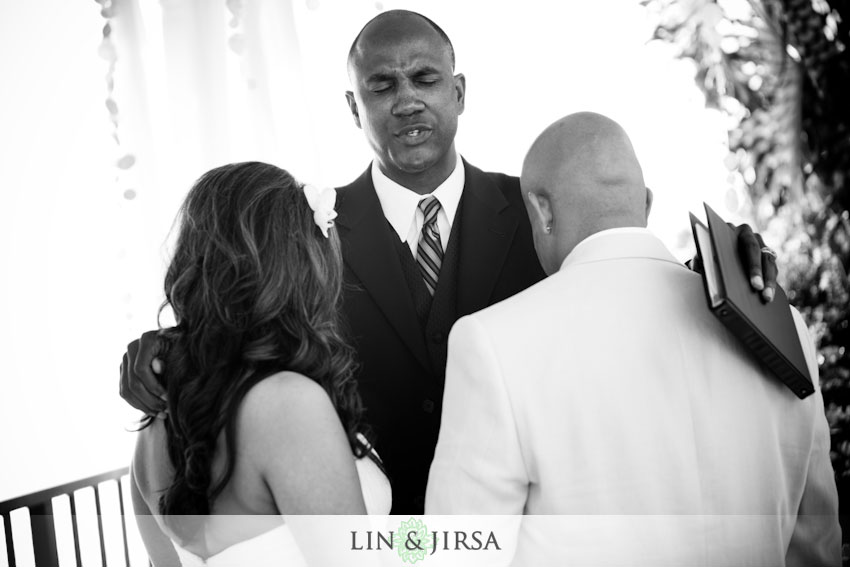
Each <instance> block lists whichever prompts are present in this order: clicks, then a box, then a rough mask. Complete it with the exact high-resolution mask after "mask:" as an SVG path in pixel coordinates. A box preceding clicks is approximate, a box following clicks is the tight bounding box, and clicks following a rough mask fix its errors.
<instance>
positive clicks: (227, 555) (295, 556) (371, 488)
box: [174, 457, 392, 567]
mask: <svg viewBox="0 0 850 567" xmlns="http://www.w3.org/2000/svg"><path fill="white" fill-rule="evenodd" d="M355 464H356V466H357V474H358V475H359V476H360V486H361V489H362V490H363V500H364V502H365V503H366V512H367V513H368V514H382V515H383V514H389V513H390V508H391V507H392V489H391V488H390V482H389V480H388V479H387V477H386V476H385V475H384V473H383V472H381V469H380V468H379V467H378V465H376V464H375V463H374V462H373V461H372V460H371V459H370V458H368V457H364V458H361V459H357V460H356V461H355ZM174 548H175V549H176V550H177V555H178V556H179V557H180V562H181V563H182V565H183V567H242V566H248V565H250V566H252V567H254V566H257V567H264V566H269V567H271V566H272V565H274V566H275V567H279V566H281V565H285V566H287V567H290V566H291V567H307V562H306V561H305V559H304V556H303V555H302V553H301V551H300V549H299V548H298V544H297V542H296V541H295V538H294V537H293V535H292V531H291V530H290V528H289V526H288V525H286V524H282V525H279V526H277V527H275V528H273V529H271V530H269V531H267V532H264V533H262V534H260V535H258V536H255V537H252V538H250V539H246V540H244V541H240V542H239V543H237V544H234V545H231V546H230V547H227V548H226V549H223V550H222V551H220V552H218V553H216V554H215V555H212V556H210V557H207V558H206V559H204V558H203V557H199V556H197V555H195V554H194V553H192V552H190V551H187V550H185V549H183V548H181V547H179V546H178V545H177V544H176V543H175V544H174Z"/></svg>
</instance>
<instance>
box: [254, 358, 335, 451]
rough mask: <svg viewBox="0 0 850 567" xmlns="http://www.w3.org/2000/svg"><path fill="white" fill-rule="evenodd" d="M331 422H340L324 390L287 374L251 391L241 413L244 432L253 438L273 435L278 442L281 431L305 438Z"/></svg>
mask: <svg viewBox="0 0 850 567" xmlns="http://www.w3.org/2000/svg"><path fill="white" fill-rule="evenodd" d="M328 419H333V420H334V421H337V420H338V418H337V416H336V411H335V410H334V407H333V405H332V404H331V400H330V398H329V397H328V394H327V392H325V390H324V388H322V386H320V385H319V384H318V383H316V382H315V381H314V380H312V379H310V378H308V377H306V376H304V375H303V374H299V373H297V372H288V371H287V372H278V373H276V374H273V375H271V376H269V377H268V378H265V379H263V380H262V381H260V382H259V383H257V384H256V385H255V386H254V387H252V388H251V389H250V390H249V391H248V393H247V394H246V395H245V398H244V399H243V400H242V404H241V407H240V411H239V423H240V425H241V429H243V430H244V431H245V432H246V433H248V434H250V435H252V436H253V435H258V434H261V435H263V436H266V435H274V436H275V439H273V441H275V442H280V433H281V430H292V431H293V432H297V433H298V434H305V433H307V431H306V430H307V429H312V428H314V427H316V426H319V427H321V426H322V424H323V422H325V421H326V420H328ZM275 430H276V432H273V431H275Z"/></svg>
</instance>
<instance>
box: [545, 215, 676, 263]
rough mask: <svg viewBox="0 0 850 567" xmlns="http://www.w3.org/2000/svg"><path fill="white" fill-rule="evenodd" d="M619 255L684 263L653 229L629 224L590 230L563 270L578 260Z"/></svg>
mask: <svg viewBox="0 0 850 567" xmlns="http://www.w3.org/2000/svg"><path fill="white" fill-rule="evenodd" d="M616 258H654V259H656V260H663V261H665V262H673V263H674V264H677V265H680V266H682V263H681V262H679V261H678V260H676V258H675V257H674V256H673V254H671V253H670V251H669V250H668V249H667V247H666V246H665V245H664V243H663V242H661V240H660V239H659V238H658V237H657V236H655V235H654V234H653V233H652V231H650V230H649V229H648V228H641V227H636V226H635V227H632V226H630V227H623V228H612V229H608V230H602V231H599V232H597V233H595V234H591V235H590V236H588V237H587V238H585V239H584V240H582V241H581V242H579V243H578V244H577V245H576V247H575V248H573V250H572V252H570V254H569V255H568V256H567V257H566V258H565V259H564V262H563V263H562V264H561V270H563V269H564V268H567V267H568V266H573V265H576V264H586V263H589V262H600V261H603V260H613V259H616ZM682 267H683V268H684V266H682Z"/></svg>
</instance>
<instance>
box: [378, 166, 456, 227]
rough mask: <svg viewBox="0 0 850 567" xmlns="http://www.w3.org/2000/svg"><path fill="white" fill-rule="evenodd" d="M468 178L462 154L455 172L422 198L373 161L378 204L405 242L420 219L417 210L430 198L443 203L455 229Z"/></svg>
mask: <svg viewBox="0 0 850 567" xmlns="http://www.w3.org/2000/svg"><path fill="white" fill-rule="evenodd" d="M465 178H466V173H465V170H464V167H463V159H461V157H460V154H458V156H457V163H456V164H455V168H454V171H452V172H451V174H450V175H449V176H448V177H447V178H446V180H445V181H443V182H442V183H441V184H440V186H439V187H437V188H436V189H434V191H432V192H431V193H428V194H427V195H420V194H418V193H415V192H413V191H411V190H410V189H407V188H406V187H404V186H403V185H399V184H398V183H396V182H395V181H393V180H392V179H390V178H389V177H387V176H386V175H384V173H383V172H382V171H381V168H380V167H378V162H377V161H373V162H372V183H373V184H374V186H375V192H376V193H377V194H378V201H380V203H381V209H383V211H384V217H386V219H387V221H389V223H390V225H391V226H392V227H393V229H394V230H395V231H396V232H397V233H398V236H399V238H400V239H401V241H402V242H404V241H405V240H407V235H408V232H409V231H410V224H411V223H412V222H414V220H415V218H416V208H417V207H418V206H419V201H421V200H422V199H424V198H425V197H427V196H428V195H433V196H434V197H436V198H437V200H438V201H440V206H441V207H442V209H443V211H445V213H446V216H447V217H448V221H449V226H450V227H451V224H452V221H454V218H455V213H456V212H457V208H458V206H459V204H460V197H461V194H462V193H463V186H464V181H465Z"/></svg>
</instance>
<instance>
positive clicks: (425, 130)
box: [337, 11, 543, 513]
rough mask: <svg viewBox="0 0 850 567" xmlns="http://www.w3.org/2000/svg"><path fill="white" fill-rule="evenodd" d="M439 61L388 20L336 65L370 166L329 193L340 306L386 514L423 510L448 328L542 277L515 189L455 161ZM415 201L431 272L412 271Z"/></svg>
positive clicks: (450, 81)
mask: <svg viewBox="0 0 850 567" xmlns="http://www.w3.org/2000/svg"><path fill="white" fill-rule="evenodd" d="M453 60H454V53H453V51H452V47H451V43H450V42H449V41H448V38H446V37H445V34H444V33H443V32H442V30H440V29H439V28H438V27H437V26H436V24H434V23H433V22H431V21H430V20H426V19H425V18H424V17H422V16H419V15H416V14H412V13H410V12H403V11H392V12H387V13H384V14H381V15H380V16H378V17H377V18H375V19H374V20H372V21H371V22H369V23H368V24H367V25H366V26H365V27H364V28H363V31H362V32H361V33H360V35H359V36H358V37H357V39H356V40H355V42H354V44H353V45H352V49H351V53H350V56H349V62H348V68H349V76H350V78H351V83H352V91H349V92H348V93H346V97H347V99H348V103H349V106H350V109H351V113H352V116H353V117H354V121H355V123H356V125H357V126H358V127H360V128H362V129H363V131H364V133H365V135H366V138H367V140H368V142H369V144H370V145H371V146H372V149H373V150H374V152H375V161H374V162H373V164H372V165H371V166H370V167H369V169H367V170H366V171H365V172H364V173H363V175H361V176H360V177H359V178H358V179H357V180H355V181H354V182H353V183H352V184H350V185H348V186H346V187H343V188H341V189H340V190H339V192H338V194H339V200H338V211H339V218H338V219H337V226H338V228H339V236H340V239H341V240H342V245H343V258H344V260H345V268H346V270H345V273H346V282H347V283H348V284H349V285H348V286H347V291H346V296H345V301H344V306H345V314H346V320H347V321H348V324H349V327H350V334H351V336H352V338H353V339H354V342H355V346H356V349H357V353H358V358H359V360H360V364H361V372H360V376H359V387H360V394H361V396H362V397H363V400H364V405H365V406H366V416H365V418H366V421H367V423H369V424H370V425H371V427H372V430H373V432H374V433H375V439H376V443H377V448H378V452H379V454H380V455H381V457H382V458H383V459H384V463H385V465H386V469H387V471H388V473H389V476H390V478H391V480H392V482H393V512H394V513H421V512H422V510H423V507H424V496H425V484H426V482H427V480H428V468H429V466H430V463H431V459H432V458H433V456H434V447H435V446H436V444H437V434H438V432H439V426H440V412H441V405H442V394H443V380H444V377H445V369H446V346H447V343H446V341H447V339H448V335H449V330H450V329H451V326H452V324H453V323H454V322H455V321H456V320H457V319H458V318H459V317H461V316H463V315H467V314H469V313H472V312H474V311H477V310H479V309H482V308H484V307H486V306H488V305H491V304H492V303H495V302H497V301H500V300H502V299H505V298H507V297H510V296H511V295H513V294H515V293H517V292H518V291H521V290H523V289H525V288H527V287H528V286H530V285H532V284H534V283H536V282H538V281H539V280H541V279H542V278H543V270H542V269H541V268H540V264H539V262H538V261H537V259H536V256H535V254H534V248H533V244H532V241H531V230H530V226H529V223H528V219H527V216H526V214H525V209H524V205H523V202H522V197H521V193H520V189H519V182H518V180H517V179H516V178H515V177H509V176H506V175H501V174H495V173H485V172H483V171H481V170H479V169H478V168H476V167H474V166H472V165H470V164H469V163H467V162H465V161H463V160H462V159H461V158H460V157H459V156H458V154H457V151H456V149H455V145H454V138H455V132H456V131H457V122H458V116H459V115H460V114H461V113H462V112H463V108H464V94H465V78H464V76H463V75H461V74H457V75H454V74H453V71H454V61H453ZM429 196H432V197H433V198H436V199H437V204H435V207H436V208H437V209H438V210H437V211H436V217H437V218H436V222H435V223H432V224H435V225H436V229H437V230H436V232H437V234H438V236H437V237H435V239H434V241H435V242H436V243H437V246H436V247H435V249H436V250H437V253H436V254H435V255H434V256H435V257H436V258H437V262H436V264H438V265H437V266H427V265H426V268H425V270H424V271H423V268H422V262H424V259H425V258H427V254H426V253H425V252H424V251H426V250H429V249H428V248H427V243H426V242H424V239H426V238H427V236H428V234H427V233H428V227H427V226H426V225H427V223H426V222H425V217H426V215H425V213H424V212H423V211H422V210H421V209H420V207H419V203H420V202H422V201H423V200H425V199H427V198H429ZM423 231H424V234H423ZM420 246H423V247H424V248H423V253H422V254H420V253H419V247H420ZM429 267H430V268H435V269H433V277H432V274H431V273H430V272H429V270H428V268H429ZM429 277H431V279H430V280H429ZM429 286H432V287H433V289H431V287H429Z"/></svg>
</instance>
